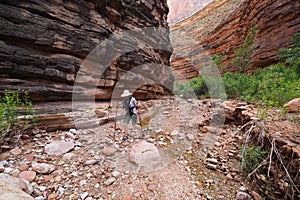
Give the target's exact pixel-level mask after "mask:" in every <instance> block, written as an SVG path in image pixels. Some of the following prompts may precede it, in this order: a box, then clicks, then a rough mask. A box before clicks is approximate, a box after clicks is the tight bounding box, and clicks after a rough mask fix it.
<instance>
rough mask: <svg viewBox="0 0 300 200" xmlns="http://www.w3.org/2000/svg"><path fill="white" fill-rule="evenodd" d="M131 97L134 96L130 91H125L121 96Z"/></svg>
mask: <svg viewBox="0 0 300 200" xmlns="http://www.w3.org/2000/svg"><path fill="white" fill-rule="evenodd" d="M130 95H132V93H130V92H129V90H124V91H123V94H121V97H128V96H130Z"/></svg>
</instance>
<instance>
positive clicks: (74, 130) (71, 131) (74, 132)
mask: <svg viewBox="0 0 300 200" xmlns="http://www.w3.org/2000/svg"><path fill="white" fill-rule="evenodd" d="M69 133H71V134H75V135H76V133H77V130H76V129H73V128H72V129H70V130H69Z"/></svg>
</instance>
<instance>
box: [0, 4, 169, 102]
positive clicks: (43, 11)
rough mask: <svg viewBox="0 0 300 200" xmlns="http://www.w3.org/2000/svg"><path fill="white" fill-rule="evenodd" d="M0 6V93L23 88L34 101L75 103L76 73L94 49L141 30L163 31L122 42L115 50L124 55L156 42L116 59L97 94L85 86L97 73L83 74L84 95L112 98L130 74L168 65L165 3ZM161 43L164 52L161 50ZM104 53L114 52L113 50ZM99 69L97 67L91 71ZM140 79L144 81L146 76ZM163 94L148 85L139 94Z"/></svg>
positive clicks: (151, 72)
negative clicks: (122, 78) (137, 45)
mask: <svg viewBox="0 0 300 200" xmlns="http://www.w3.org/2000/svg"><path fill="white" fill-rule="evenodd" d="M0 7H1V9H0V41H2V42H1V43H2V44H0V89H1V92H2V91H3V90H4V89H24V90H28V91H29V92H30V94H31V97H32V100H38V101H41V100H43V101H44V100H46V101H50V100H54V101H57V100H71V98H72V91H73V85H74V82H75V81H77V80H76V76H77V75H78V74H77V73H78V72H79V71H80V67H81V64H82V62H83V60H84V59H85V58H86V56H87V55H88V54H89V53H90V51H91V50H92V49H94V48H95V47H96V46H97V45H98V44H100V43H101V42H103V41H105V40H106V39H107V38H109V37H110V36H111V35H114V34H116V33H122V31H126V30H130V29H136V28H144V27H159V28H160V32H155V33H154V34H152V35H151V34H146V33H144V32H145V31H143V30H137V31H136V33H135V35H134V36H133V37H132V38H129V39H128V38H127V41H126V39H124V38H121V40H122V41H118V46H117V47H115V49H113V50H112V51H115V52H120V51H121V50H123V49H125V48H128V46H133V44H132V43H134V44H135V43H139V40H141V41H143V42H144V43H145V41H148V40H151V41H152V43H151V45H149V44H150V43H149V42H148V46H149V48H144V49H134V48H133V49H132V51H130V52H127V53H126V55H119V57H113V58H112V62H110V63H108V64H107V65H108V67H107V69H106V70H105V73H103V74H102V75H101V79H100V80H97V81H98V82H97V84H96V90H91V91H92V92H93V93H90V92H89V89H86V88H85V85H89V80H87V78H91V74H89V73H94V72H86V71H81V80H78V82H80V84H81V85H80V87H81V89H79V90H78V91H79V92H82V93H83V95H82V96H83V97H84V96H95V98H96V99H98V100H107V99H110V98H111V95H112V92H113V88H114V87H115V85H116V82H117V81H118V80H119V79H120V76H121V74H122V73H123V74H124V73H125V72H126V71H127V70H129V69H132V68H134V67H135V66H139V65H143V64H146V63H156V64H161V65H167V66H168V65H169V58H170V55H171V53H172V49H171V48H170V44H169V32H168V31H169V30H168V24H167V14H168V7H167V2H166V0H164V1H160V0H151V1H145V0H141V1H121V0H111V1H98V0H48V1H46V0H26V1H18V0H2V1H1V2H0ZM153 35H154V36H153ZM133 41H134V42H133ZM157 43H159V44H160V45H164V47H165V48H164V49H159V47H160V46H159V45H158V44H157ZM155 48H158V49H155ZM101 51H103V49H101ZM104 53H105V55H110V54H114V53H113V52H110V50H109V49H106V50H105V52H104ZM114 55H117V53H115V54H114ZM103 56H104V55H102V57H103ZM95 70H97V68H96V67H95V68H92V70H91V71H95ZM158 70H160V69H158ZM148 73H149V74H148V79H149V81H148V82H147V81H146V82H147V83H155V82H156V81H152V82H151V79H152V78H153V77H155V76H156V75H154V73H155V72H153V71H150V72H148ZM156 73H159V74H161V75H160V78H161V77H162V76H164V75H166V76H170V75H169V74H168V73H170V72H169V71H166V70H164V71H161V72H160V71H157V72H156ZM82 74H84V75H82ZM77 77H78V76H77ZM135 77H137V75H135ZM138 77H140V79H143V80H144V77H143V75H142V76H138ZM161 84H163V85H171V81H170V79H166V78H165V79H163V80H162V82H161ZM125 87H126V86H125ZM121 89H123V88H120V90H121ZM127 89H130V88H127ZM149 91H153V92H152V93H151V92H149ZM154 92H156V93H159V94H155V93H154ZM164 93H165V90H164V88H163V87H161V86H158V85H157V86H153V85H147V86H143V87H140V89H139V90H138V91H137V96H138V97H140V98H153V97H155V96H156V95H162V94H164Z"/></svg>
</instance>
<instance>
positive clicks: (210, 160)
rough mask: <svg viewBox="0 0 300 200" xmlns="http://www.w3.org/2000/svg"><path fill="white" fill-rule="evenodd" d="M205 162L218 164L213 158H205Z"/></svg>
mask: <svg viewBox="0 0 300 200" xmlns="http://www.w3.org/2000/svg"><path fill="white" fill-rule="evenodd" d="M206 162H209V163H212V164H218V160H217V159H215V158H207V159H206Z"/></svg>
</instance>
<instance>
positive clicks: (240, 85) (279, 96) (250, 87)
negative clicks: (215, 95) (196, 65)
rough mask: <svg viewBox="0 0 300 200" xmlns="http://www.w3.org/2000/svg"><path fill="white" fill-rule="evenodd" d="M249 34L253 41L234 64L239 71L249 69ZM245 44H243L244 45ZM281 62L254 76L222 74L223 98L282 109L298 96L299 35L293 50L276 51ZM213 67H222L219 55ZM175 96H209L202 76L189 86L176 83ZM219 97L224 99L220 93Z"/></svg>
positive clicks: (251, 35)
mask: <svg viewBox="0 0 300 200" xmlns="http://www.w3.org/2000/svg"><path fill="white" fill-rule="evenodd" d="M254 33H255V31H252V30H251V32H250V34H248V36H247V38H252V39H251V40H252V42H249V43H248V45H244V46H243V47H242V48H241V49H239V50H238V51H239V52H243V56H241V55H240V54H237V55H236V58H237V59H235V60H238V61H239V62H235V64H237V63H239V67H240V69H241V72H244V70H245V67H247V66H248V64H249V63H248V59H247V58H248V57H249V54H250V53H251V51H250V52H249V51H248V49H253V48H254V47H252V46H251V45H252V44H253V34H254ZM245 44H246V43H245ZM279 55H280V56H279V57H280V58H281V60H280V62H279V63H278V64H275V65H271V66H269V67H266V68H264V69H258V70H257V71H256V72H254V73H253V74H246V73H232V72H227V73H225V74H224V75H223V77H222V80H223V83H224V87H225V91H226V95H227V97H228V98H234V99H239V100H243V101H247V102H251V103H257V102H258V103H260V104H264V105H268V106H282V105H283V104H284V103H286V102H288V101H290V100H292V99H293V98H296V97H298V95H299V93H300V78H299V77H300V73H299V72H300V34H299V33H298V34H296V35H295V37H294V40H293V44H292V47H291V48H289V49H281V50H280V51H279ZM214 58H215V60H216V64H217V65H218V66H222V67H224V66H223V65H222V62H221V61H220V60H221V59H220V58H222V56H219V55H218V56H214ZM175 88H176V91H175V93H176V94H177V95H181V96H182V97H185V98H189V97H191V94H192V93H193V92H194V94H196V95H197V96H198V97H201V96H209V91H208V88H207V85H206V82H205V77H202V76H199V77H196V78H193V79H191V80H190V81H189V82H188V83H176V87H175ZM220 96H225V94H223V95H222V94H221V95H220Z"/></svg>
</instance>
